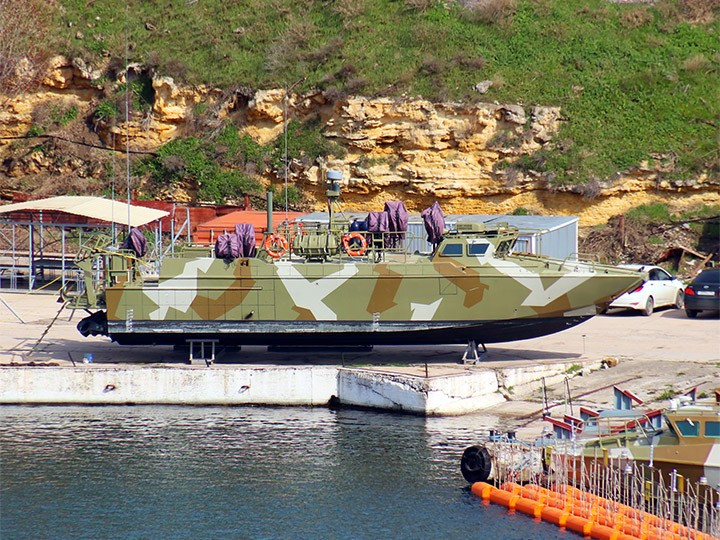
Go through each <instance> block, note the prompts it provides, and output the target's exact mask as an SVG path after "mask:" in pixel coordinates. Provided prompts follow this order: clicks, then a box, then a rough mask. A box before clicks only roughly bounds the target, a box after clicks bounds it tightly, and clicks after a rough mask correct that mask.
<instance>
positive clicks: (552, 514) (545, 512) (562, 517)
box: [540, 506, 570, 527]
mask: <svg viewBox="0 0 720 540" xmlns="http://www.w3.org/2000/svg"><path fill="white" fill-rule="evenodd" d="M540 517H541V518H543V519H544V520H545V521H549V522H550V523H554V524H555V525H560V527H564V526H565V523H566V522H567V519H568V518H569V517H570V512H566V511H565V510H562V509H560V508H554V507H552V506H546V507H545V508H543V509H542V511H541V512H540Z"/></svg>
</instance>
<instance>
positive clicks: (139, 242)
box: [122, 227, 147, 257]
mask: <svg viewBox="0 0 720 540" xmlns="http://www.w3.org/2000/svg"><path fill="white" fill-rule="evenodd" d="M122 247H123V249H129V250H132V251H134V252H135V255H137V256H138V257H142V256H143V255H145V252H146V251H147V241H146V240H145V235H144V234H143V233H142V231H141V230H140V229H138V228H136V227H133V228H131V229H130V232H129V233H128V235H127V236H126V237H125V241H124V242H123V245H122Z"/></svg>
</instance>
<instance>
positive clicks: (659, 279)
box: [609, 264, 685, 315]
mask: <svg viewBox="0 0 720 540" xmlns="http://www.w3.org/2000/svg"><path fill="white" fill-rule="evenodd" d="M619 266H620V267H621V268H629V269H630V270H637V271H638V272H647V273H648V280H647V281H646V282H644V283H643V284H642V285H640V286H638V287H637V288H635V289H633V290H632V291H628V292H626V293H625V294H623V295H621V296H618V297H617V298H616V299H615V300H613V301H612V302H611V303H610V306H609V307H610V308H628V309H637V310H639V311H640V312H641V313H642V314H643V315H650V314H651V313H652V312H653V310H654V309H655V308H658V307H662V306H674V307H676V308H678V309H682V307H683V305H684V300H685V293H684V289H685V284H684V283H683V282H682V281H680V280H679V279H675V278H674V277H673V276H671V275H670V274H668V273H667V272H666V271H665V270H664V269H662V268H660V267H659V266H650V265H642V264H621V265H619Z"/></svg>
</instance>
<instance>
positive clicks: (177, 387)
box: [0, 362, 569, 416]
mask: <svg viewBox="0 0 720 540" xmlns="http://www.w3.org/2000/svg"><path fill="white" fill-rule="evenodd" d="M568 366H569V364H568V363H567V362H560V363H553V364H545V365H543V366H540V367H538V366H526V368H527V369H529V371H530V374H522V373H518V370H519V371H520V372H522V371H523V368H504V369H498V370H490V369H478V368H473V369H467V370H461V371H459V372H454V373H449V374H446V375H436V376H432V377H427V378H426V377H423V376H418V375H416V374H408V373H394V372H385V371H378V370H372V369H360V368H344V367H340V366H294V367H287V366H262V367H258V366H252V367H248V366H238V365H233V366H219V365H214V366H211V367H198V366H176V365H175V366H166V365H146V366H134V365H112V366H109V365H85V364H84V365H81V366H73V367H69V366H43V367H38V366H34V367H25V366H8V367H2V368H0V404H63V405H70V404H93V405H117V404H158V405H271V406H326V405H328V403H329V402H330V401H331V400H333V401H336V402H338V403H340V404H341V405H347V406H357V407H367V408H375V409H384V410H392V411H403V412H407V413H411V414H418V415H427V416H446V415H447V416H451V415H452V416H454V415H462V414H467V413H471V412H475V411H478V410H481V409H484V408H487V407H490V406H493V405H496V404H498V403H501V402H503V401H505V399H506V398H505V397H504V393H505V392H507V389H506V388H505V387H504V386H503V384H504V383H503V381H505V380H508V379H512V380H516V379H522V380H526V382H525V389H530V388H532V387H533V383H535V386H537V385H538V384H539V380H540V378H541V377H559V376H561V374H562V373H563V372H564V371H565V370H566V369H567V367H568Z"/></svg>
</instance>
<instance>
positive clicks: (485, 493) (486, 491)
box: [470, 482, 497, 500]
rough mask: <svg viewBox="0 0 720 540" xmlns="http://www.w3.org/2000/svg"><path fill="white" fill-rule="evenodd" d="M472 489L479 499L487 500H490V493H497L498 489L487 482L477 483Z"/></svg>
mask: <svg viewBox="0 0 720 540" xmlns="http://www.w3.org/2000/svg"><path fill="white" fill-rule="evenodd" d="M470 489H471V490H472V492H473V493H474V494H475V495H477V496H478V497H482V498H483V499H485V500H487V499H489V498H490V493H492V492H493V491H495V490H496V489H497V488H496V487H495V486H491V485H490V484H488V483H486V482H475V483H474V484H473V485H472V487H471V488H470Z"/></svg>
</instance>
